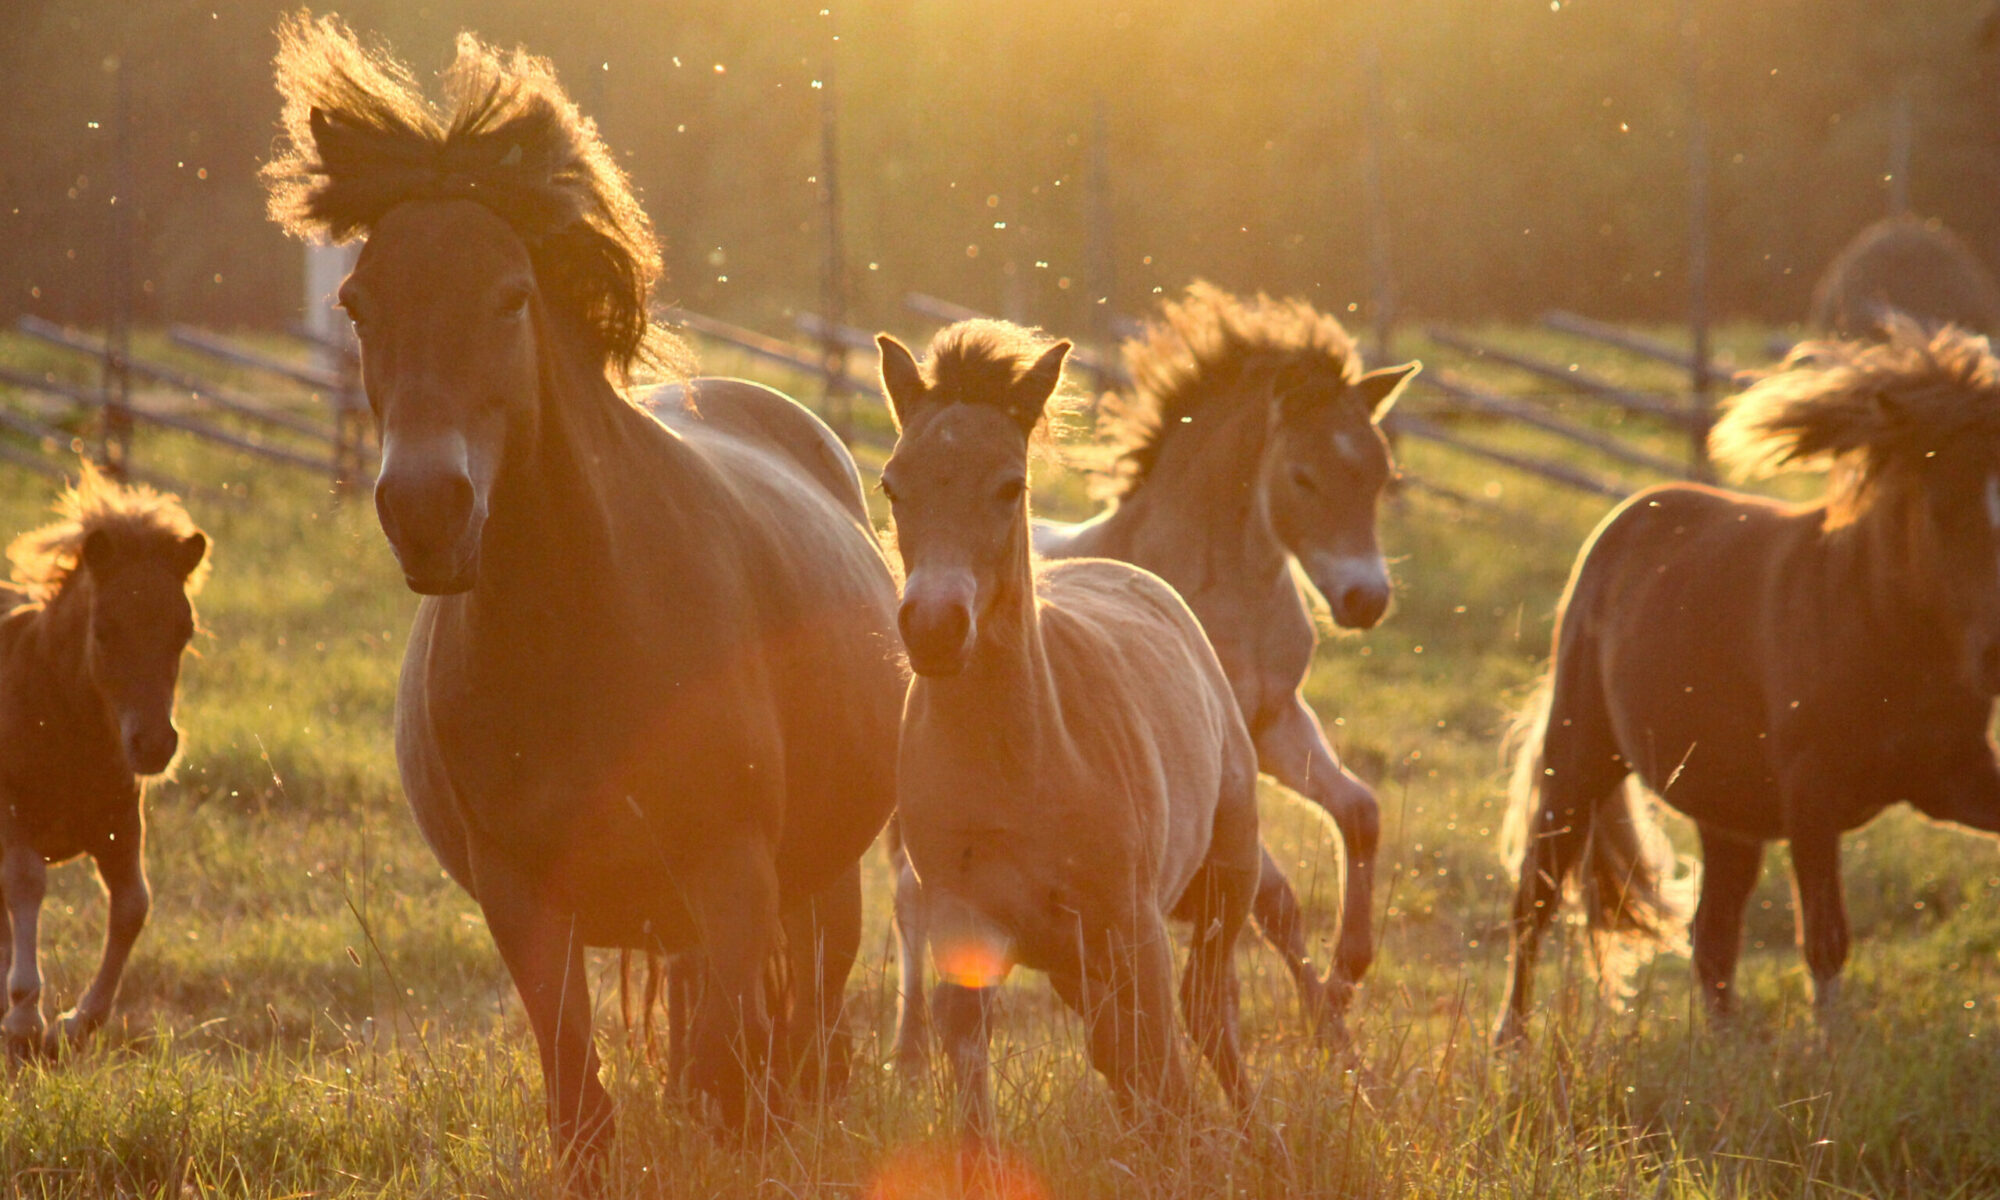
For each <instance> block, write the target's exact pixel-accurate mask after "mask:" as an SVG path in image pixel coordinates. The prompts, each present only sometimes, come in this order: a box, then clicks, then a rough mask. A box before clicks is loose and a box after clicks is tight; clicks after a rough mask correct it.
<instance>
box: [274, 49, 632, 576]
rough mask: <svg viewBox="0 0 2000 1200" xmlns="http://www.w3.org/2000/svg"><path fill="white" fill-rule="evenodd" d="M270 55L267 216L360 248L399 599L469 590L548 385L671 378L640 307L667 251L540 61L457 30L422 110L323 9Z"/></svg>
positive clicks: (367, 347)
mask: <svg viewBox="0 0 2000 1200" xmlns="http://www.w3.org/2000/svg"><path fill="white" fill-rule="evenodd" d="M280 42H281V44H280V48H279V53H278V85H279V90H280V91H281V92H283V93H284V96H285V101H286V104H285V127H286V133H287V135H288V137H289V145H288V146H287V147H286V148H285V151H284V152H283V153H281V154H280V156H279V157H278V158H277V159H276V160H275V161H273V162H272V163H271V164H270V165H269V166H268V167H266V168H265V178H266V181H267V183H268V185H269V187H270V190H271V212H272V215H273V217H274V218H276V219H277V220H278V221H279V222H280V223H282V224H284V225H285V226H286V227H287V228H288V229H290V230H291V231H293V232H294V233H299V234H301V235H306V236H324V237H331V238H335V239H343V238H348V237H352V236H355V235H362V236H365V237H366V238H367V244H366V245H365V247H364V248H363V250H362V252H361V257H360V259H359V261H358V262H357V264H356V266H355V269H354V273H353V274H352V275H351V276H350V277H349V278H348V280H347V281H346V283H345V284H343V285H342V287H341V289H340V303H341V305H342V307H344V308H345V309H346V310H347V313H348V315H349V316H350V317H351V318H353V321H354V326H355V330H356V332H357V334H358V335H359V337H360V341H361V357H362V374H363V379H364V382H365V384H366V386H367V392H368V402H369V406H370V407H371V408H372V409H373V411H374V413H375V418H376V423H377V428H378V429H379V431H380V434H381V440H382V473H381V477H380V478H379V480H378V481H377V483H376V488H375V504H376V510H377V512H378V513H379V515H380V516H381V520H382V530H383V532H384V533H385V534H387V535H388V538H389V543H390V545H391V546H392V547H393V548H394V549H395V552H396V556H397V558H398V560H399V561H400V562H401V564H402V567H403V574H404V577H405V579H406V580H407V581H408V582H409V585H410V587H411V588H413V589H414V590H416V591H419V592H424V593H430V594H448V593H453V592H462V591H465V590H467V589H468V588H470V587H472V585H473V583H474V581H475V580H476V579H477V577H478V571H479V559H480V549H481V544H482V539H481V535H482V532H483V529H484V527H485V522H486V517H487V512H488V509H489V507H490V505H491V502H492V497H493V491H494V486H495V483H496V480H497V479H498V478H499V476H500V473H501V470H502V467H503V465H504V464H505V463H507V462H509V461H511V460H513V459H514V458H515V457H516V456H520V455H524V454H526V453H527V450H528V448H529V447H531V446H532V445H533V444H534V442H535V439H536V437H537V435H538V432H539V428H538V421H539V416H540V413H541V407H540V404H541V398H542V395H543V391H544V388H543V384H544V381H545V380H546V379H547V378H548V377H549V375H550V373H551V372H552V371H555V370H557V369H558V368H559V367H560V368H563V369H578V368H580V369H583V370H586V371H591V372H595V373H597V374H598V375H600V376H601V375H603V373H605V372H606V371H616V372H621V373H624V372H629V371H630V370H631V368H632V367H633V366H634V365H635V364H638V363H641V362H644V363H647V364H649V365H665V361H664V360H665V357H666V354H667V344H666V342H665V341H664V339H663V338H662V337H661V336H660V335H659V334H658V333H657V331H656V330H655V329H654V328H653V326H652V325H651V323H650V321H649V319H648V317H647V312H646V302H647V295H648V291H649V289H650V288H651V285H652V283H653V280H654V279H655V278H657V276H658V274H659V248H658V246H657V244H656V243H655V241H654V239H653V234H652V228H651V225H650V223H649V222H648V221H647V219H646V216H645V213H644V212H643V211H642V210H641V209H640V208H639V205H638V202H637V200H636V199H635V198H634V197H633V195H632V192H631V189H630V187H629V186H628V184H627V183H626V180H625V177H624V174H623V172H621V171H620V170H619V169H618V167H617V165H616V164H615V163H614V162H613V161H612V160H611V156H610V154H609V152H608V151H606V149H605V148H604V146H603V144H602V142H600V141H599V140H598V137H597V130H596V127H595V126H594V125H593V124H592V123H591V122H590V121H589V120H587V119H586V118H584V117H583V116H582V115H581V114H580V113H578V112H577V110H576V106H575V105H574V104H572V103H571V102H570V101H569V99H568V97H566V96H565V95H564V94H563V92H562V90H561V88H560V87H559V86H558V85H557V83H556V79H555V75H554V72H553V70H552V69H551V68H550V67H549V65H548V63H547V62H546V61H544V60H542V59H538V58H534V57H531V56H529V55H527V54H525V53H518V52H517V53H515V54H513V55H511V56H502V55H500V54H499V53H497V52H495V51H494V50H493V49H491V48H490V47H487V46H485V45H483V44H481V43H480V42H479V41H477V40H476V39H474V38H472V37H471V36H470V35H465V36H461V37H460V39H459V43H458V57H457V59H456V61H455V62H454V63H453V64H452V66H451V67H450V69H449V70H447V71H446V72H445V75H444V91H445V98H444V102H443V103H442V104H438V105H434V104H432V103H431V102H430V101H428V100H427V99H425V97H424V96H423V94H422V92H421V91H420V89H419V88H418V87H417V85H416V83H415V82H414V81H413V80H412V79H411V77H410V74H409V72H408V71H407V70H406V69H405V68H404V67H402V66H401V65H400V64H398V63H396V62H395V61H393V60H392V59H389V58H388V57H387V56H385V55H383V54H380V53H375V52H371V51H368V50H364V49H363V48H362V47H361V46H360V45H359V43H358V42H357V41H356V40H355V38H354V35H353V34H352V33H350V32H348V30H347V29H346V28H345V27H344V26H342V25H341V24H340V23H339V22H338V21H337V20H335V19H333V18H327V19H323V20H319V21H314V20H312V19H311V18H309V17H306V16H304V15H300V16H295V17H293V18H290V19H288V20H287V21H286V23H285V24H284V26H283V27H282V28H281V30H280ZM558 359H560V360H561V361H560V362H558V361H557V360H558Z"/></svg>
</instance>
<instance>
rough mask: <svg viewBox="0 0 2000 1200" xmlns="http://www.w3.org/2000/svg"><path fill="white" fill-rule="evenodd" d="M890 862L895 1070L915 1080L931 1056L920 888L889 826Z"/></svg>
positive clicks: (924, 936) (894, 833)
mask: <svg viewBox="0 0 2000 1200" xmlns="http://www.w3.org/2000/svg"><path fill="white" fill-rule="evenodd" d="M889 860H890V862H891V863H892V864H893V865H894V867H895V870H896V986H897V991H896V1051H895V1064H896V1069H897V1070H898V1071H900V1072H902V1073H903V1074H904V1075H905V1076H907V1077H910V1078H916V1077H918V1076H921V1075H922V1074H923V1073H924V1066H925V1064H926V1062H927V1060H928V1059H929V1057H930V1036H931V1031H930V1012H929V1010H928V1008H927V1007H926V1006H925V1003H924V957H925V942H926V940H927V937H926V930H927V927H926V925H925V922H924V904H923V885H921V884H919V883H918V882H917V873H916V870H915V869H914V868H913V867H911V866H910V856H909V855H908V854H906V853H905V852H904V851H903V843H902V839H901V838H900V837H897V836H896V831H895V827H894V826H893V825H891V826H890V839H889Z"/></svg>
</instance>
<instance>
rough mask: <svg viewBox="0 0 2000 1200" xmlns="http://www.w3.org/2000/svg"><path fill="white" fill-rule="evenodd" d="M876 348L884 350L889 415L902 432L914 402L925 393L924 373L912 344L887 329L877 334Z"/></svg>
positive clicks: (883, 380)
mask: <svg viewBox="0 0 2000 1200" xmlns="http://www.w3.org/2000/svg"><path fill="white" fill-rule="evenodd" d="M875 349H877V350H878V351H880V352H881V354H882V390H883V391H884V392H886V393H887V394H888V396H889V417H890V419H891V420H893V421H895V422H896V429H897V431H898V432H901V431H902V428H903V422H904V421H906V420H908V419H909V409H910V406H911V405H913V404H915V403H916V402H917V400H918V399H919V398H920V397H921V396H922V395H923V394H924V373H923V372H922V371H920V370H918V369H917V357H916V355H914V354H911V353H910V348H909V347H908V346H905V345H904V344H903V343H901V342H899V341H897V340H896V339H895V338H893V337H891V336H889V335H888V334H886V333H878V334H876V335H875Z"/></svg>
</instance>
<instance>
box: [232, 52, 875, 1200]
mask: <svg viewBox="0 0 2000 1200" xmlns="http://www.w3.org/2000/svg"><path fill="white" fill-rule="evenodd" d="M280 40H281V45H280V50H279V55H278V79H279V86H280V89H281V90H282V91H283V92H284V94H285V97H286V109H285V125H286V129H287V132H288V134H289V137H290V144H289V146H288V147H287V148H286V149H285V150H284V152H283V154H282V155H281V157H279V158H278V159H277V161H275V162H274V163H273V164H272V165H271V166H270V168H268V172H267V178H268V179H269V180H270V182H271V185H272V200H271V208H272V213H273V215H274V217H275V218H277V219H278V220H279V221H281V222H282V223H284V224H285V225H286V226H287V227H288V228H289V229H291V230H293V231H295V232H299V233H304V234H323V235H330V236H333V237H347V236H352V235H355V234H364V235H366V237H367V244H366V246H365V247H364V249H363V250H362V252H361V257H360V260H359V262H358V263H357V265H356V266H355V269H354V273H353V275H352V276H351V277H350V278H349V279H348V280H347V282H346V283H345V285H344V286H343V287H342V288H341V293H340V295H341V303H342V304H343V305H344V306H345V307H346V309H347V312H348V314H349V315H350V316H351V317H352V318H353V319H354V323H355V327H356V329H357V331H358V332H359V333H360V337H361V353H362V367H363V379H364V382H365V385H366V388H367V393H368V401H369V405H370V407H371V408H372V409H373V411H374V414H375V418H376V421H377V424H378V425H379V427H380V431H381V444H382V471H381V477H380V479H379V481H378V482H377V484H376V487H375V504H376V508H377V510H378V513H379V515H380V517H381V523H382V529H383V532H384V533H385V534H387V535H388V539H389V543H390V546H391V547H392V548H393V549H394V550H395V553H396V557H397V559H398V561H399V562H400V563H401V565H402V568H403V574H404V577H405V579H406V580H407V581H408V583H409V586H410V587H411V588H412V589H413V590H415V591H417V592H420V593H422V594H423V595H424V597H425V599H424V601H423V603H422V605H421V606H420V607H419V609H418V611H417V618H416V625H415V628H414V629H413V630H412V632H411V637H410V643H409V649H408V652H407V655H406V657H405V659H404V664H403V676H402V685H401V689H400V691H399V693H398V695H397V702H396V756H397V760H398V763H399V764H400V766H401V769H402V776H403V786H404V789H405V791H406V792H407V793H408V795H409V799H410V806H411V808H412V810H413V811H414V813H415V815H416V819H417V824H418V826H419V827H420V828H421V830H422V831H423V834H424V836H425V838H426V839H427V840H428V841H429V842H430V844H431V847H432V848H433V850H435V851H436V853H437V855H438V858H439V861H440V862H441V863H442V864H443V865H444V867H445V869H446V870H447V871H449V872H450V873H451V875H452V877H453V878H454V879H456V880H457V881H458V882H459V883H460V884H461V885H462V886H464V887H465V888H466V890H467V891H468V892H470V893H471V894H472V895H473V896H474V897H475V898H476V899H477V901H478V903H479V905H480V908H481V909H482V911H483V912H484V913H485V917H486V924H487V928H488V929H489V930H490V931H491V933H492V935H493V940H494V943H495V945H496V946H497V947H498V948H499V951H500V955H501V957H502V959H504V960H505V962H506V964H507V969H508V971H509V973H510V974H511V975H512V976H513V979H514V983H515V986H516V987H517V988H518V989H519V991H520V994H521V999H522V1002H523V1003H524V1005H525V1006H526V1008H527V1012H528V1017H529V1021H530V1023H531V1024H532V1026H533V1028H534V1031H535V1037H536V1040H537V1042H538V1043H539V1045H540V1050H541V1058H542V1069H543V1074H544V1079H545V1082H546V1085H547V1095H548V1100H549V1104H550V1115H551V1119H552V1122H553V1128H554V1134H555V1140H556V1145H557V1147H558V1149H559V1150H560V1151H561V1152H562V1153H563V1155H564V1156H565V1158H566V1159H568V1160H569V1161H570V1162H571V1164H572V1165H573V1166H576V1167H578V1168H580V1169H581V1171H582V1175H581V1177H582V1178H583V1179H584V1180H585V1181H586V1182H588V1181H590V1180H593V1179H595V1178H596V1172H597V1170H598V1166H599V1164H600V1163H601V1157H600V1155H601V1152H602V1151H603V1150H604V1148H605V1147H606V1145H607V1144H608V1141H609V1138H610V1136H611V1132H612V1119H611V1103H610V1099H609V1097H608V1096H607V1095H606V1093H605V1091H604V1088H603V1087H602V1085H601V1084H600V1083H599V1080H598V1057H597V1051H596V1048H595V1046H594V1044H593V1042H592V1037H591V1000H590V994H589V987H588V980H587V978H586V975H585V968H584V948H585V947H587V946H606V947H623V948H629V949H634V950H647V951H653V952H657V953H662V954H687V955H689V956H691V959H692V960H693V962H694V965H695V966H696V968H697V971H698V973H699V976H700V981H701V986H700V987H699V988H698V989H697V990H698V992H699V998H698V1001H697V1004H696V1008H695V1011H694V1014H693V1019H692V1024H691V1028H690V1029H689V1049H688V1055H687V1061H688V1074H689V1077H690V1079H691V1081H692V1083H693V1084H694V1085H695V1086H696V1087H697V1088H698V1089H699V1090H700V1091H701V1092H703V1093H705V1094H707V1095H708V1096H710V1097H712V1098H713V1099H714V1100H715V1102H716V1104H717V1106H718V1107H719V1109H720V1112H721V1115H722V1117H723V1119H724V1121H725V1122H726V1123H728V1124H730V1125H732V1126H738V1127H740V1126H742V1125H744V1124H746V1123H748V1122H755V1123H758V1124H761V1121H762V1117H763V1115H764V1114H765V1112H766V1111H767V1102H770V1103H775V1102H776V1098H775V1097H772V1096H769V1095H768V1094H767V1088H766V1082H767V1078H768V1071H767V1063H766V1059H765V1046H766V1045H767V1043H770V1044H775V1045H776V1046H777V1048H778V1050H779V1053H780V1054H781V1055H784V1056H787V1057H788V1058H789V1059H790V1060H791V1061H794V1062H796V1061H799V1060H801V1059H805V1058H808V1057H809V1055H808V1053H807V1045H806V1043H807V1039H805V1038H801V1037H799V1036H795V1035H796V1033H797V1030H796V1029H795V1028H792V1027H793V1026H795V1025H796V1024H797V1023H796V1022H792V1021H789V1020H788V1017H789V1015H790V1014H789V1010H790V1008H791V1007H792V1004H791V1001H792V997H793V993H794V991H798V992H803V993H804V995H803V996H801V997H799V1002H800V1003H801V1004H802V1005H805V1006H808V1007H809V1008H810V1012H809V1014H808V1016H809V1017H810V1020H809V1021H808V1022H806V1023H805V1024H807V1025H809V1026H810V1027H811V1028H809V1029H808V1030H807V1031H806V1032H807V1033H809V1034H810V1035H811V1036H812V1037H814V1038H817V1037H821V1036H826V1037H831V1035H833V1034H834V1033H835V1032H836V1026H837V1023H838V1020H839V1014H840V1004H841V994H842V990H843V987H844V985H845V981H846V978H847V974H848V971H849V969H850V968H851V967H852V965H853V961H854V956H855V953H856V951H857V949H858V946H859V942H860V905H861V895H860V875H859V870H858V862H859V859H860V856H861V854H862V852H863V851H864V850H865V849H867V847H868V845H869V843H870V842H871V841H872V840H873V839H874V837H875V834H876V833H877V832H878V831H879V830H880V828H881V826H882V823H883V821H884V820H885V819H886V818H887V816H888V813H889V809H890V807H891V806H892V804H893V802H894V793H895V784H894V772H895V746H896V727H897V719H898V709H899V704H900V701H901V697H902V693H903V679H902V674H901V669H900V667H899V665H898V663H897V661H896V654H895V611H896V592H895V584H894V581H893V579H892V578H891V576H890V573H889V569H888V564H887V563H886V561H885V560H884V559H883V557H882V554H881V550H880V548H879V547H878V546H877V544H876V542H875V538H874V534H873V532H872V530H871V529H870V527H869V525H868V522H867V510H866V506H865V504H864V503H863V497H862V492H861V486H860V478H859V476H858V475H857V474H856V472H855V469H854V464H853V461H852V460H851V459H850V458H849V457H848V456H847V453H846V451H845V449H843V448H842V446H841V444H840V442H839V441H838V440H837V439H835V438H834V437H833V435H832V434H831V432H830V431H828V430H827V428H826V427H825V426H824V425H822V424H821V423H820V422H819V421H818V420H817V419H815V418H814V417H813V416H812V414H811V413H809V412H807V411H806V410H805V409H804V408H802V407H800V406H799V405H797V404H795V403H793V402H792V401H791V400H788V399H787V398H785V397H784V396H781V395H779V394H778V393H776V392H773V391H770V390H769V389H767V388H762V387H758V386H756V385H754V384H749V383H743V382H739V381H734V380H719V379H704V380H697V381H694V382H692V383H690V384H688V385H686V386H668V387H662V388H659V389H656V390H654V391H652V392H651V393H650V394H649V395H647V396H646V397H644V400H645V403H646V405H649V406H650V408H651V411H649V410H648V407H642V406H641V405H639V404H635V403H633V402H632V401H630V400H628V399H627V398H626V397H625V396H623V395H621V394H620V392H619V390H618V389H617V388H616V387H615V386H614V385H613V381H612V375H613V374H614V373H624V372H627V371H629V370H630V369H631V368H632V367H633V366H634V365H635V364H636V363H640V362H645V361H659V360H660V358H661V357H662V353H661V352H662V346H661V343H660V342H659V340H658V338H657V333H656V331H655V330H654V329H653V327H652V326H651V325H650V324H649V322H648V319H647V315H646V299H647V293H648V290H649V287H650V285H651V283H652V280H653V279H654V277H655V276H656V275H657V273H658V269H659V252H658V247H657V245H656V244H655V242H654V240H653V236H652V231H651V228H650V226H649V224H648V223H647V221H646V217H645V214H644V213H643V212H642V211H641V210H640V208H639V206H638V203H637V201H636V200H635V199H634V198H633V196H632V194H631V192H630V190H629V188H628V187H627V185H626V181H625V178H624V176H623V174H622V173H621V172H620V171H619V170H618V168H617V166H616V165H615V164H614V163H613V161H612V159H611V155H610V153H609V151H607V150H606V149H605V147H604V146H603V144H602V143H601V142H600V141H599V140H598V138H597V133H596V129H595V127H594V126H593V125H592V124H591V123H590V122H589V121H587V120H585V119H584V118H583V117H582V116H580V115H579V114H578V112H577V110H576V108H575V106H574V105H572V104H571V103H570V101H569V100H568V98H567V97H565V96H564V95H563V93H562V91H561V89H560V88H559V87H558V85H557V83H556V81H555V77H554V75H553V73H552V72H551V69H550V67H549V66H548V64H547V63H545V62H543V61H542V60H540V59H536V58H531V57H529V56H527V55H526V54H520V53H517V54H515V55H513V56H511V57H504V56H502V55H499V54H497V53H495V52H494V51H493V50H491V49H490V48H488V47H486V46H484V45H482V44H480V43H479V42H478V41H476V40H475V39H473V38H471V37H470V36H466V37H462V38H461V39H460V40H459V44H458V59H457V61H456V63H455V64H454V65H453V66H452V67H451V68H450V70H449V71H447V72H446V74H445V88H446V97H447V103H446V105H445V106H444V107H443V108H442V109H440V108H437V107H433V106H432V104H431V103H429V102H428V101H426V100H425V99H424V98H423V96H422V95H421V94H420V93H419V91H418V90H417V89H416V87H415V85H414V83H413V82H412V81H411V80H410V78H409V75H408V72H407V71H406V70H405V69H404V68H402V67H401V66H400V65H398V64H396V63H394V62H392V61H390V60H388V59H386V58H384V57H382V56H380V55H377V54H372V53H370V52H368V51H365V50H363V49H362V48H361V47H360V46H359V45H358V44H357V43H356V41H355V39H354V37H353V35H352V34H350V33H349V32H347V30H346V29H345V28H344V27H342V26H341V25H339V23H338V22H336V21H333V20H331V19H329V20H325V21H318V22H315V21H313V20H311V19H310V18H308V17H305V16H300V17H297V18H294V19H292V20H290V21H288V22H287V23H286V24H285V25H284V27H283V28H282V30H281V33H280ZM829 1049H831V1050H836V1051H837V1047H831V1046H830V1047H829ZM810 1057H813V1058H814V1059H816V1056H810ZM780 1065H789V1063H781V1064H780ZM836 1065H837V1063H836Z"/></svg>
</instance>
